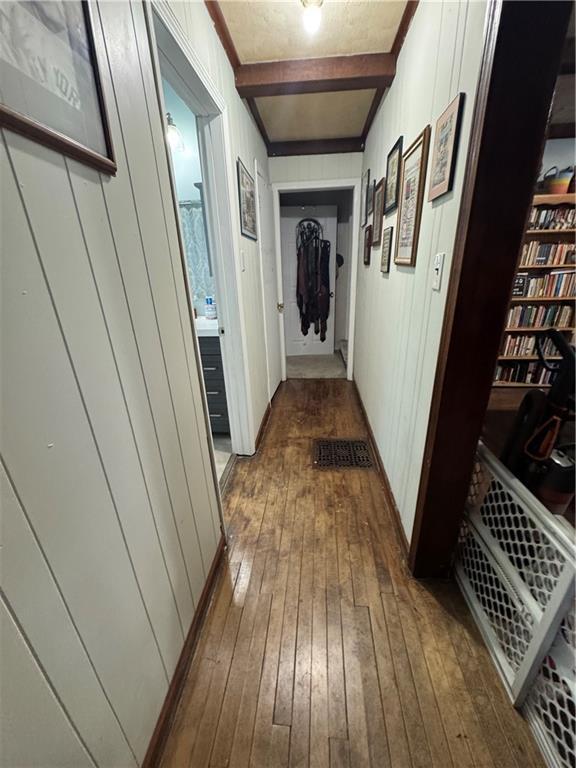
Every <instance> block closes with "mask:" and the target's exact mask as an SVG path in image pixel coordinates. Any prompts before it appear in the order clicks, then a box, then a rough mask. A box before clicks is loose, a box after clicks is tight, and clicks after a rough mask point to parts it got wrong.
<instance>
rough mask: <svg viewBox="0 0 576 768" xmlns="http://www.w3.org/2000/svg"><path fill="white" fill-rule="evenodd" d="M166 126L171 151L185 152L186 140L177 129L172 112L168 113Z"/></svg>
mask: <svg viewBox="0 0 576 768" xmlns="http://www.w3.org/2000/svg"><path fill="white" fill-rule="evenodd" d="M166 124H167V127H166V138H167V139H168V144H170V149H171V150H172V152H184V149H185V147H184V139H183V138H182V134H181V133H180V131H179V130H178V128H176V123H175V122H174V120H173V119H172V115H171V114H170V112H166Z"/></svg>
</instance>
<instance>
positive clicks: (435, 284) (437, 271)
mask: <svg viewBox="0 0 576 768" xmlns="http://www.w3.org/2000/svg"><path fill="white" fill-rule="evenodd" d="M445 256H446V254H445V253H437V254H436V256H434V269H433V275H432V290H433V291H439V290H440V285H441V283H442V269H443V267H444V257H445Z"/></svg>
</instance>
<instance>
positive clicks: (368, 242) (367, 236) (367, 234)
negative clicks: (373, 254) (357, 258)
mask: <svg viewBox="0 0 576 768" xmlns="http://www.w3.org/2000/svg"><path fill="white" fill-rule="evenodd" d="M371 250H372V224H369V225H368V226H367V227H366V228H365V229H364V265H365V266H369V264H370V251H371Z"/></svg>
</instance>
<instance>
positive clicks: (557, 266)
mask: <svg viewBox="0 0 576 768" xmlns="http://www.w3.org/2000/svg"><path fill="white" fill-rule="evenodd" d="M532 269H561V270H562V272H574V270H575V269H576V265H574V264H519V265H518V270H522V272H528V271H529V270H532Z"/></svg>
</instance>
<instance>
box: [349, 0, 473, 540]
mask: <svg viewBox="0 0 576 768" xmlns="http://www.w3.org/2000/svg"><path fill="white" fill-rule="evenodd" d="M485 7H486V4H485V3H484V2H475V1H474V0H469V1H468V2H436V3H420V4H419V5H418V9H417V11H416V13H415V15H414V18H413V20H412V24H411V26H410V29H409V32H408V35H407V36H406V40H405V42H404V45H403V47H402V51H401V53H400V56H399V58H398V63H397V68H396V76H395V78H394V82H393V84H392V87H391V88H390V89H389V90H388V91H387V92H386V95H385V97H384V99H383V101H382V104H381V106H380V109H379V111H378V113H377V115H376V118H375V120H374V123H373V125H372V128H371V130H370V132H369V134H368V138H367V141H366V150H365V153H364V166H363V170H365V169H366V168H370V174H371V178H372V179H377V180H378V179H380V178H382V176H384V175H385V173H386V155H387V153H388V152H389V151H390V149H391V148H392V146H393V144H394V143H395V141H396V140H397V138H398V137H399V136H400V135H402V136H404V149H406V148H407V147H408V146H409V145H410V144H411V142H412V141H414V139H415V138H416V137H417V135H418V134H419V133H420V132H421V131H422V130H423V128H424V127H425V126H426V125H427V124H430V125H431V126H432V139H433V138H434V127H435V122H436V119H437V118H438V116H439V115H440V114H441V113H442V112H443V111H444V109H445V108H446V107H447V106H448V104H449V103H450V102H451V101H452V99H453V98H454V97H455V96H456V95H457V94H458V93H459V92H460V91H464V92H465V94H466V105H465V108H464V119H463V124H462V132H461V137H460V148H459V151H458V164H457V168H456V176H455V183H454V189H453V191H452V192H450V193H449V194H447V195H445V196H444V197H442V198H440V199H438V200H436V201H434V203H429V202H427V198H428V181H429V169H430V159H429V161H428V174H427V178H426V188H425V195H424V205H423V212H422V224H421V228H420V240H419V246H418V256H417V262H416V267H415V268H410V267H397V266H396V265H395V264H394V263H392V265H391V267H390V274H388V275H382V274H381V272H380V255H381V251H380V249H374V251H373V252H372V260H371V264H370V266H369V267H365V266H364V265H363V264H362V263H359V265H358V282H357V302H356V308H357V309H356V331H355V357H354V378H355V379H356V382H357V384H358V389H359V391H360V394H361V397H362V400H363V402H364V405H365V407H366V411H367V414H368V418H369V420H370V424H371V427H372V429H373V431H374V434H375V437H376V441H377V443H378V448H379V450H380V453H381V456H382V459H383V463H384V466H385V467H386V472H387V474H388V478H389V480H390V485H391V488H392V492H393V494H394V497H395V499H396V503H397V505H398V508H399V511H400V515H401V519H402V524H403V525H404V529H405V531H406V535H407V537H408V540H410V537H411V533H412V526H413V522H414V514H415V509H416V499H417V494H418V485H419V481H420V472H421V468H422V459H423V454H424V444H425V440H426V431H427V426H428V416H429V411H430V402H431V398H432V389H433V385H434V376H435V372H436V361H437V356H438V347H439V342H440V335H441V330H442V321H443V316H444V307H445V304H446V290H447V286H448V278H449V274H450V266H451V262H452V250H453V246H454V236H455V233H456V223H457V218H458V212H459V208H460V198H461V193H462V183H463V179H464V170H465V166H466V154H467V151H468V141H469V136H470V126H471V120H472V112H473V109H474V98H475V94H476V87H477V82H478V74H479V69H480V58H481V53H482V42H483V31H484V15H485ZM396 218H397V217H396V213H394V214H392V215H390V216H386V217H385V218H384V227H389V226H394V237H396ZM361 236H362V235H361V233H360V237H361ZM438 252H445V253H446V259H445V261H444V273H443V277H442V286H441V290H440V292H434V291H432V275H433V272H432V269H433V258H434V255H435V254H436V253H438ZM360 262H361V260H360Z"/></svg>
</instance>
